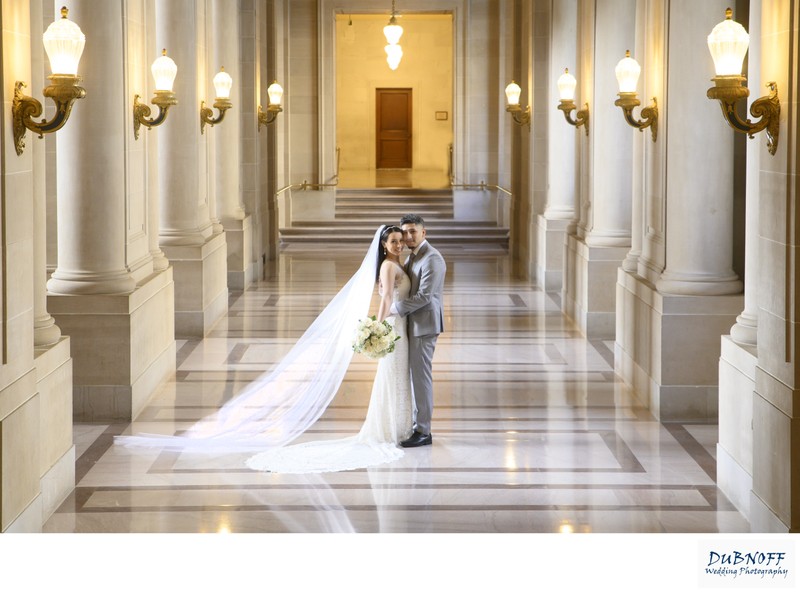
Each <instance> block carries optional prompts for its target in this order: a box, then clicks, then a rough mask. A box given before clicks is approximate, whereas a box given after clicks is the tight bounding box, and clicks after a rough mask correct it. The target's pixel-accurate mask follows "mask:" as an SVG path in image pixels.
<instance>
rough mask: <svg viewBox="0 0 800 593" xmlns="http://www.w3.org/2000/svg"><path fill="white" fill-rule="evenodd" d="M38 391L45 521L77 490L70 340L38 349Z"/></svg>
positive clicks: (65, 339) (36, 354)
mask: <svg viewBox="0 0 800 593" xmlns="http://www.w3.org/2000/svg"><path fill="white" fill-rule="evenodd" d="M34 362H35V365H36V389H37V391H38V392H39V414H40V422H39V427H40V429H39V468H40V469H39V471H40V472H41V476H42V478H41V492H42V523H44V521H46V520H47V518H48V517H49V516H50V515H52V514H53V512H54V511H55V510H56V509H57V508H58V505H60V504H61V503H62V502H63V501H64V499H65V498H66V497H67V495H68V494H69V493H70V492H72V490H74V489H75V446H74V445H73V438H72V381H73V379H72V358H71V357H70V339H69V338H68V337H63V338H61V339H60V340H59V341H58V342H57V343H56V344H55V345H53V346H52V347H50V348H47V349H43V350H36V351H35V360H34Z"/></svg>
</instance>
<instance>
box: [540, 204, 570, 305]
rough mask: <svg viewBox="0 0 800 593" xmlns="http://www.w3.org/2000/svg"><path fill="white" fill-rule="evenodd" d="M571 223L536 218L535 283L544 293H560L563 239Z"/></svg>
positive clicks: (562, 269)
mask: <svg viewBox="0 0 800 593" xmlns="http://www.w3.org/2000/svg"><path fill="white" fill-rule="evenodd" d="M571 222H572V221H571V220H567V219H550V218H547V217H546V216H542V215H539V216H538V226H539V243H538V249H537V255H536V259H537V261H536V281H537V283H538V284H539V286H541V287H542V288H544V290H545V292H552V291H560V290H561V288H562V282H563V279H564V238H565V237H566V234H567V227H568V226H569V225H570V223H571Z"/></svg>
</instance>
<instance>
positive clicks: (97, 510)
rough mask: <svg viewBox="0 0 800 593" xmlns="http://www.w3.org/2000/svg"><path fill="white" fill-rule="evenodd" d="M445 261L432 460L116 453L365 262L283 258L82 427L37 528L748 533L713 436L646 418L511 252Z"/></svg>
mask: <svg viewBox="0 0 800 593" xmlns="http://www.w3.org/2000/svg"><path fill="white" fill-rule="evenodd" d="M367 241H368V239H367ZM432 242H433V243H435V240H433V239H432ZM332 243H334V244H335V237H333V238H332ZM442 251H443V255H444V256H445V258H446V260H447V264H448V272H447V279H446V286H445V316H446V320H445V332H444V333H443V334H442V335H441V336H440V338H439V341H438V343H437V347H436V354H435V358H434V385H435V409H434V417H433V429H432V432H433V438H434V444H433V446H432V447H421V448H418V449H409V450H406V452H405V456H404V457H403V458H402V459H400V460H399V461H397V462H395V463H394V464H390V465H385V466H379V467H375V468H369V469H363V470H356V471H347V472H338V473H327V474H317V475H273V474H268V473H262V472H257V471H252V470H249V469H248V468H247V467H246V466H245V465H244V463H243V461H244V458H245V456H242V455H239V456H237V455H211V454H198V453H188V452H180V451H174V450H163V451H160V450H134V449H125V448H121V447H116V446H114V445H113V437H114V435H118V434H123V433H124V434H129V433H138V432H159V433H174V432H176V431H179V430H183V429H185V428H187V427H189V426H191V425H192V424H193V423H194V422H196V421H198V420H201V419H202V418H203V417H205V416H206V415H208V414H211V413H212V412H213V411H214V410H215V409H217V408H218V407H219V406H220V405H221V404H222V403H224V402H226V401H228V400H229V399H230V398H232V397H234V396H235V395H236V394H237V393H238V392H239V391H241V390H242V389H243V388H244V387H245V386H246V385H247V384H248V382H249V381H252V380H253V379H255V378H256V377H258V376H259V375H260V374H262V373H263V372H265V371H267V370H268V369H269V368H270V367H271V365H272V364H274V363H275V362H276V361H277V360H279V359H280V357H281V356H282V354H283V353H284V352H285V351H286V350H287V349H288V348H289V347H290V346H291V345H292V344H293V342H294V341H295V340H296V339H297V338H298V337H299V336H300V335H301V334H302V332H303V330H304V329H305V328H306V327H307V326H308V324H309V323H310V322H311V321H312V320H313V319H314V317H315V316H316V315H317V313H318V312H319V311H320V310H321V309H322V308H323V307H324V306H325V304H326V303H327V302H328V301H329V300H330V299H331V298H332V297H333V295H334V294H335V293H336V292H337V290H338V289H339V287H340V286H342V285H343V283H344V282H345V281H346V280H347V278H349V276H350V275H351V274H352V273H353V272H354V271H355V269H356V268H357V267H358V265H359V262H360V259H361V257H362V256H363V253H362V252H360V251H359V250H357V249H354V248H350V247H338V248H337V247H336V246H335V245H334V246H333V247H328V246H325V248H324V249H323V248H320V247H318V246H317V247H314V246H303V247H290V248H286V249H285V250H284V251H283V252H282V254H281V256H280V258H279V261H278V262H276V263H275V264H272V265H271V266H270V267H269V269H268V270H267V273H266V276H267V277H266V279H265V280H264V281H261V282H258V283H256V284H254V285H252V286H251V287H249V288H248V289H247V290H246V291H244V292H242V293H236V294H232V295H231V297H230V307H229V313H228V315H227V316H226V317H225V318H223V319H222V320H221V321H220V322H219V323H218V324H217V325H216V326H215V328H214V329H213V330H212V331H211V332H210V333H209V335H207V336H206V337H205V338H204V339H202V340H188V341H187V340H183V341H179V342H178V361H177V373H176V376H175V377H174V379H173V380H171V381H169V382H168V383H167V384H165V385H164V386H163V387H162V388H161V389H160V391H159V392H158V393H157V394H156V395H155V396H154V398H153V399H152V400H151V401H150V403H149V405H148V406H147V408H146V409H145V410H144V411H143V413H142V414H141V415H140V416H139V417H138V418H137V419H136V420H135V421H134V422H133V423H123V424H114V425H90V424H78V425H76V426H75V431H74V434H75V442H76V450H77V452H76V455H77V467H76V483H77V486H76V489H75V491H74V492H73V494H72V495H71V496H70V497H69V498H68V500H66V501H65V502H64V503H63V504H62V505H61V507H60V508H59V509H58V510H57V511H56V513H55V514H53V515H52V517H51V518H50V519H49V520H48V521H47V523H46V524H45V526H44V531H46V532H50V533H209V532H232V533H245V532H247V533H287V532H291V533H329V532H367V533H374V532H388V533H478V534H484V533H506V534H510V533H559V532H561V533H564V532H575V533H605V534H610V533H700V532H702V533H748V532H749V525H748V523H747V521H746V520H745V519H744V518H743V516H742V515H741V514H740V513H739V512H738V511H737V510H736V509H735V508H734V507H733V505H732V504H731V503H730V502H729V501H728V500H727V499H726V498H725V497H724V496H723V495H722V493H721V492H720V491H719V490H718V489H717V487H716V484H715V466H716V461H715V458H714V455H715V447H716V441H717V427H716V425H712V424H683V423H663V422H659V421H657V420H656V419H654V417H653V416H652V415H651V414H650V413H649V412H648V411H647V409H646V408H645V407H644V406H643V405H642V404H641V402H639V401H637V399H636V398H635V397H634V396H633V394H632V392H631V391H630V390H629V389H628V388H627V387H626V386H625V385H624V384H623V383H622V382H621V381H620V380H619V378H618V377H617V376H616V375H615V374H614V364H613V342H605V341H590V340H586V339H585V338H583V337H582V336H581V334H580V333H579V332H578V331H577V329H576V327H575V326H574V324H573V323H572V322H571V321H570V320H569V319H568V318H566V317H565V316H564V315H563V314H562V313H561V311H560V306H559V302H558V298H559V297H558V295H557V294H547V293H545V292H543V291H542V290H541V289H539V288H538V287H536V286H534V285H531V284H530V283H529V282H527V281H520V280H516V279H514V278H513V276H512V273H511V264H510V260H509V256H508V254H507V253H506V252H505V251H503V250H499V249H496V250H492V249H487V248H486V247H485V246H480V247H478V248H475V249H470V248H455V247H454V248H448V249H447V250H442ZM376 306H377V298H376V299H374V300H373V308H372V309H371V311H374V310H375V308H376ZM375 365H376V363H375V362H374V361H371V360H368V359H366V358H362V357H360V356H358V355H357V356H356V357H354V359H353V362H352V364H351V366H350V369H349V370H348V373H347V375H346V377H345V380H344V382H343V385H342V387H341V389H340V391H339V393H338V394H337V396H336V398H335V399H334V401H333V403H332V405H331V406H330V407H329V408H328V410H327V411H326V412H325V414H324V415H323V416H322V418H321V419H320V420H319V421H318V422H317V423H316V424H315V425H314V426H313V427H312V429H311V430H309V431H308V432H307V433H306V434H305V435H303V437H301V440H303V439H321V438H337V437H341V436H347V435H351V434H355V433H356V432H357V431H358V429H359V427H360V425H361V422H362V421H363V418H364V416H365V414H366V408H367V403H368V397H369V393H370V388H371V382H372V377H373V375H374V372H375Z"/></svg>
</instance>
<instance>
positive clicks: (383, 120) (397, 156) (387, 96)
mask: <svg viewBox="0 0 800 593" xmlns="http://www.w3.org/2000/svg"><path fill="white" fill-rule="evenodd" d="M375 93H376V95H375V105H376V109H377V113H376V117H375V120H376V122H377V134H376V145H377V146H376V158H375V163H376V164H375V167H376V168H378V169H410V168H411V89H375Z"/></svg>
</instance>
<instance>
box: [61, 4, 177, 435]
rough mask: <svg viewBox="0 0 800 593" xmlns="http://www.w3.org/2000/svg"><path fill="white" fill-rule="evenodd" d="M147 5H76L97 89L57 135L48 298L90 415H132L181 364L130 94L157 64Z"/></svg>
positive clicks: (83, 409)
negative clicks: (152, 247)
mask: <svg viewBox="0 0 800 593" xmlns="http://www.w3.org/2000/svg"><path fill="white" fill-rule="evenodd" d="M145 3H146V0H138V1H134V2H130V1H127V0H108V1H106V2H101V3H96V2H93V1H92V0H75V1H73V2H72V4H71V7H70V17H71V18H73V17H74V20H75V22H77V23H80V26H81V28H82V29H83V32H84V33H85V35H86V38H87V45H89V44H91V46H90V47H91V51H87V52H85V53H84V55H83V58H82V60H81V65H80V71H81V74H82V76H83V79H84V82H83V84H84V87H85V88H86V98H84V99H82V100H81V101H80V104H78V105H76V106H75V108H74V109H73V110H72V116H71V117H70V120H69V121H68V122H67V125H65V126H64V128H63V129H62V130H60V131H59V132H58V139H57V143H58V144H57V146H58V149H57V164H58V173H57V174H58V247H59V257H58V266H57V268H56V271H55V272H54V273H53V276H52V277H51V279H50V281H49V282H48V290H49V291H50V295H49V297H48V306H49V308H50V311H51V313H52V314H53V316H54V317H55V318H56V320H57V321H58V324H59V326H60V327H61V328H62V330H63V332H64V333H65V334H66V335H69V336H70V339H71V347H72V357H73V374H74V392H73V410H74V415H75V418H76V419H78V420H83V421H90V422H92V421H113V420H131V419H132V418H133V417H135V416H136V414H137V413H138V412H139V410H141V409H142V408H143V407H144V405H145V404H146V402H147V400H148V399H149V398H150V396H151V395H152V394H153V392H154V391H155V390H156V388H157V387H158V386H159V385H160V383H162V382H163V381H164V380H166V379H167V378H168V377H169V376H170V375H172V374H173V373H174V371H175V340H174V329H173V318H174V315H173V310H174V309H173V307H174V304H173V303H174V290H173V283H172V270H171V268H167V269H166V270H163V271H161V272H158V271H156V270H155V269H154V267H153V262H152V257H150V255H149V247H148V240H147V236H146V232H147V215H146V210H147V207H146V204H147V201H148V199H149V198H148V197H147V195H146V194H147V192H146V188H147V183H146V180H145V175H146V174H147V173H146V169H147V168H146V166H145V159H146V157H145V152H144V149H143V148H142V147H141V144H137V143H136V141H135V140H134V139H133V125H132V113H133V93H134V92H136V91H135V90H130V95H129V93H128V91H129V89H131V87H139V85H140V82H139V81H140V80H143V77H144V75H145V74H147V73H148V72H147V68H149V64H147V65H146V66H145V63H144V59H143V56H142V55H140V54H141V52H136V51H135V48H142V47H143V44H142V43H141V37H140V36H141V35H142V34H143V32H144V23H143V22H141V17H142V16H143V15H144V13H145V10H144V7H145ZM137 19H139V22H137ZM123 64H126V65H127V66H128V69H126V68H124V67H121V65H123ZM136 90H138V91H139V92H140V94H142V95H145V94H146V93H144V90H145V89H143V88H136ZM137 172H138V174H137Z"/></svg>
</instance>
